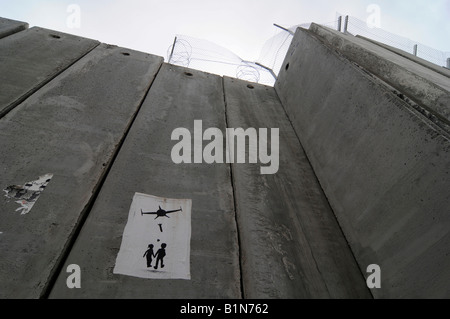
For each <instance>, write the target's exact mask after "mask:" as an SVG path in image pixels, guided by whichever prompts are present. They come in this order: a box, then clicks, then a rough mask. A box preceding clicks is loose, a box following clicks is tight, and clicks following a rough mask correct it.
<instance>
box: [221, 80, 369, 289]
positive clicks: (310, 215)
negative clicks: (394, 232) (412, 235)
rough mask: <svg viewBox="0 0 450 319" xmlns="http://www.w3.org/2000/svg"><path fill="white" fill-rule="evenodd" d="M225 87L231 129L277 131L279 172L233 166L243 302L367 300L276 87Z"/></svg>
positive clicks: (234, 83)
mask: <svg viewBox="0 0 450 319" xmlns="http://www.w3.org/2000/svg"><path fill="white" fill-rule="evenodd" d="M248 85H249V86H248ZM224 87H225V98H226V105H227V118H228V125H229V126H230V127H233V128H238V127H242V128H244V129H247V128H256V130H258V129H259V128H268V129H269V130H270V128H279V130H280V139H279V156H280V167H279V171H278V172H277V173H276V174H274V175H261V174H260V165H262V164H261V163H260V164H249V163H248V162H247V164H233V179H234V188H235V196H236V213H237V216H238V225H239V232H240V239H241V240H240V243H241V251H242V259H241V260H242V272H243V274H242V275H243V285H244V292H245V297H246V298H371V297H372V296H371V294H370V292H369V290H368V289H367V287H366V285H365V280H364V277H363V275H362V274H361V272H360V270H359V268H358V265H357V263H356V261H355V259H354V257H353V255H352V252H351V250H350V248H349V246H348V244H347V242H346V240H345V237H344V235H343V234H342V231H341V229H340V228H339V225H338V223H337V221H336V217H335V216H334V214H333V212H332V210H331V208H330V206H329V204H328V201H327V199H326V197H325V195H324V194H323V191H322V189H321V187H320V185H319V183H318V181H317V178H316V176H315V174H314V172H313V170H312V167H311V165H310V163H309V161H308V159H307V157H306V155H305V153H304V151H303V148H302V146H301V144H300V142H299V140H298V138H297V136H296V134H295V131H294V129H293V127H292V125H291V123H290V121H289V119H288V117H287V116H286V113H285V112H284V109H283V106H282V105H281V103H280V101H279V99H278V96H277V94H276V92H275V89H274V88H272V87H266V86H263V85H257V84H254V83H252V84H250V83H249V82H244V81H241V80H237V79H232V78H224ZM269 132H270V131H269ZM269 134H270V133H269ZM247 153H248V149H247Z"/></svg>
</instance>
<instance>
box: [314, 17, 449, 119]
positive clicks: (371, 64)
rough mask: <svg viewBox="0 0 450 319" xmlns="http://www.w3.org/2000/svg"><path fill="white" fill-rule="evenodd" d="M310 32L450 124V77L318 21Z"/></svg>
mask: <svg viewBox="0 0 450 319" xmlns="http://www.w3.org/2000/svg"><path fill="white" fill-rule="evenodd" d="M311 32H312V33H314V34H315V35H317V36H318V37H320V38H321V39H322V40H323V41H324V43H325V44H326V45H327V46H330V47H332V48H333V49H335V50H337V51H339V53H340V54H342V55H344V56H346V57H347V58H348V59H350V60H351V61H354V62H355V63H357V64H358V65H359V66H361V67H362V68H364V69H366V70H367V71H369V72H370V73H371V74H373V75H375V76H377V77H379V78H380V79H382V80H383V81H385V82H386V83H388V84H389V85H391V86H392V87H394V88H396V89H397V90H398V91H399V92H401V93H402V94H403V95H404V96H406V97H408V98H410V99H411V100H413V101H414V102H416V103H418V104H419V105H420V106H422V107H424V108H425V109H426V110H428V111H429V112H431V113H432V114H434V115H435V116H436V117H437V118H438V119H440V120H441V121H443V122H444V123H445V125H446V126H448V125H450V93H449V92H450V77H449V76H448V75H447V76H446V75H444V74H442V73H438V72H436V71H434V70H432V69H430V68H428V67H425V66H423V65H421V64H418V63H416V62H415V61H412V60H411V59H408V58H405V57H403V56H401V55H399V54H397V53H395V52H392V51H390V50H387V49H385V48H383V47H381V46H379V45H376V44H374V43H372V42H369V41H366V40H364V39H362V38H358V37H354V36H351V35H344V34H342V33H339V32H337V31H334V30H331V29H329V28H326V27H322V26H319V25H317V24H312V25H311Z"/></svg>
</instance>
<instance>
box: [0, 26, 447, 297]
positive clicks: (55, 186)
mask: <svg viewBox="0 0 450 319" xmlns="http://www.w3.org/2000/svg"><path fill="white" fill-rule="evenodd" d="M22 25H23V24H22ZM366 42H367V41H365V40H363V39H358V40H355V39H353V38H347V37H345V36H342V35H340V34H335V33H333V32H332V31H330V30H327V29H321V28H319V27H317V26H314V25H313V27H312V31H305V30H298V31H297V34H296V36H295V39H294V41H293V42H292V46H291V49H290V51H289V53H288V56H287V58H286V61H285V64H284V66H283V71H282V72H281V74H280V77H279V80H278V81H277V83H276V87H275V88H272V87H266V86H263V85H258V84H255V83H249V82H244V81H239V80H236V79H231V78H221V77H219V76H216V75H212V74H207V73H204V72H200V71H195V70H191V69H186V68H182V67H177V66H172V65H168V64H164V63H163V59H162V58H160V57H156V56H153V55H149V54H145V53H142V52H137V51H133V50H129V49H126V48H120V47H116V46H112V45H107V44H101V43H99V42H98V41H95V40H90V39H84V38H80V37H76V36H72V35H67V34H63V33H59V32H55V31H52V30H46V29H41V28H31V29H28V30H25V31H20V32H18V33H14V34H10V35H8V36H6V37H3V38H2V39H0V48H1V50H0V55H1V58H2V60H4V61H5V63H2V64H1V65H0V78H1V85H2V90H0V149H1V150H2V152H1V153H0V181H2V183H3V185H0V187H1V189H6V188H7V187H8V186H12V187H13V188H14V187H15V186H14V185H20V184H22V185H23V183H26V182H28V181H32V180H34V179H36V178H37V177H38V176H41V175H43V174H47V173H52V174H53V178H52V179H51V181H50V182H49V183H48V185H47V187H46V188H45V189H44V190H43V191H42V192H41V193H40V197H39V199H38V201H37V202H36V203H35V205H34V206H33V207H32V209H31V211H29V212H28V213H27V214H23V215H21V214H20V212H19V211H17V208H18V206H20V201H18V200H17V199H18V198H6V197H4V198H2V200H1V201H0V297H1V298H47V297H51V298H100V297H103V298H233V299H234V298H371V297H372V295H374V296H375V297H380V298H386V297H395V298H397V297H448V296H449V295H450V294H449V290H448V285H447V283H448V282H449V280H450V270H449V269H450V267H448V266H449V264H450V262H449V256H448V241H449V237H450V236H449V229H450V227H449V226H450V219H449V216H448V213H449V212H448V207H449V193H448V191H446V190H448V189H450V188H449V186H450V185H449V180H450V178H449V168H450V167H449V166H450V164H449V160H448V158H449V156H448V155H449V154H448V152H449V133H448V131H447V123H446V121H447V119H448V118H447V115H448V113H447V111H448V110H447V109H446V108H445V103H446V102H445V101H447V100H446V99H447V98H448V89H447V85H448V83H447V82H446V80H445V76H446V74H445V73H443V72H440V73H438V74H435V73H433V72H432V70H430V68H426V67H425V66H424V65H421V68H420V70H418V71H417V72H415V67H416V66H415V64H414V63H413V62H412V61H411V59H407V60H408V61H407V62H405V61H404V60H402V57H401V56H395V58H393V57H392V54H395V52H391V51H389V50H388V51H389V52H390V53H386V54H387V55H385V52H384V51H383V50H384V49H383V48H382V47H380V46H379V45H376V44H372V45H374V46H375V47H376V49H374V48H373V47H370V46H369V44H367V48H366V49H365V46H366ZM369 49H370V50H369ZM355 50H356V51H355ZM365 50H366V51H365ZM354 52H358V54H356V55H355V54H354ZM381 66H383V67H392V68H396V70H397V71H396V72H400V73H395V72H394V73H392V72H391V73H388V72H381V73H380V72H379V70H378V67H381ZM424 68H425V69H426V70H425V69H424ZM377 70H378V71H377ZM383 70H385V69H383ZM399 74H401V76H402V79H403V80H402V81H400V82H399V83H397V80H398V79H400V78H398V76H399ZM410 80H411V81H410ZM421 81H423V87H422V86H421V85H419V84H420V83H422V82H421ZM388 83H389V84H388ZM411 83H412V84H411ZM424 88H425V89H424ZM429 90H434V91H432V92H434V93H433V94H428V95H427V92H431V91H429ZM417 92H419V93H417ZM416 93H417V94H416ZM194 120H202V122H203V130H205V129H206V128H212V127H215V128H218V129H219V130H221V131H222V132H225V129H226V127H230V128H238V127H242V128H249V127H253V128H256V129H258V128H268V129H269V131H270V129H271V128H279V132H280V137H279V142H280V143H279V165H280V166H279V170H278V172H277V173H276V174H275V175H261V173H260V166H262V165H263V164H262V163H258V164H252V163H248V161H247V163H248V164H240V163H232V164H230V163H223V164H219V163H216V164H206V163H203V164H200V163H198V164H175V163H174V162H173V161H172V158H171V151H172V147H173V146H174V145H175V144H176V141H172V140H171V134H172V132H173V130H175V129H176V128H187V129H188V130H190V132H193V131H194V128H193V126H194ZM196 140H198V138H197V139H195V137H194V136H192V142H194V141H196ZM205 144H206V142H205V143H204V144H203V146H205ZM246 146H247V147H248V146H249V142H248V141H247V144H246ZM247 150H248V148H247ZM222 151H224V152H225V151H226V149H225V145H224V149H223V150H222ZM135 192H140V193H146V194H151V195H156V196H160V197H169V198H188V199H192V235H191V242H190V244H191V250H190V261H191V264H190V266H191V279H190V280H176V279H165V280H160V279H159V280H155V279H142V278H136V277H130V276H124V275H118V274H115V273H113V268H114V265H115V261H116V256H117V253H118V251H119V248H120V245H121V240H122V236H123V231H124V227H125V224H126V222H127V216H128V212H129V208H130V203H131V200H132V198H133V194H134V193H135ZM18 202H19V203H18ZM336 217H337V218H336ZM349 244H350V245H349ZM70 264H78V265H79V266H80V267H81V272H82V273H81V278H82V288H81V289H69V288H68V287H67V285H66V280H67V278H68V276H69V274H68V273H67V272H66V267H67V266H68V265H70ZM369 264H379V265H380V266H381V268H382V288H381V289H379V290H371V291H369V289H368V288H367V287H366V285H365V278H364V275H367V274H366V267H367V266H368V265H369Z"/></svg>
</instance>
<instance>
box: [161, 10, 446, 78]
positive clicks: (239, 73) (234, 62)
mask: <svg viewBox="0 0 450 319" xmlns="http://www.w3.org/2000/svg"><path fill="white" fill-rule="evenodd" d="M341 23H342V24H343V15H341V14H340V13H336V20H334V21H330V22H327V23H320V25H322V26H325V27H328V28H331V29H334V30H338V31H341V30H340V27H341V26H342V25H341ZM310 25H311V23H303V24H298V25H294V26H291V27H288V28H282V27H280V28H281V29H280V31H278V32H277V33H276V34H275V35H274V36H272V37H271V38H269V39H268V40H267V41H266V42H265V43H264V45H263V47H262V49H261V51H260V55H259V57H258V59H256V60H255V61H248V60H245V59H242V58H241V57H239V56H238V55H236V54H235V53H233V52H231V51H230V50H228V49H226V48H224V47H222V46H220V45H217V44H215V43H213V42H211V41H208V40H203V39H198V38H194V37H190V36H186V35H177V36H176V37H175V41H174V43H173V45H171V46H170V47H169V48H168V50H167V60H168V62H169V63H171V64H175V65H180V66H184V67H190V68H193V69H198V70H201V71H205V72H209V73H214V74H218V75H220V76H230V77H235V78H238V79H242V80H246V81H251V82H255V83H260V84H265V85H270V86H273V85H274V84H275V81H276V77H277V76H278V74H279V72H280V70H281V67H282V64H283V62H284V59H285V57H286V54H287V52H288V50H289V47H290V45H291V42H292V39H293V35H294V33H295V31H296V30H297V28H304V29H309V27H310ZM345 31H346V32H348V33H350V34H352V35H355V36H356V35H359V36H363V37H366V38H369V39H372V40H375V41H378V42H381V43H384V44H387V45H389V46H392V47H394V48H397V49H400V50H403V51H406V52H409V53H414V52H415V51H416V54H417V56H418V57H420V58H423V59H425V60H427V61H429V62H431V63H434V64H437V65H440V66H445V65H446V63H447V59H449V58H450V52H441V51H439V50H436V49H433V48H431V47H429V46H426V45H423V44H420V43H417V42H415V41H412V40H410V39H407V38H405V37H401V36H399V35H396V34H393V33H391V32H388V31H386V30H383V29H381V28H370V27H369V26H368V25H367V23H366V22H364V21H361V20H359V19H357V18H355V17H350V16H349V18H348V24H347V30H345Z"/></svg>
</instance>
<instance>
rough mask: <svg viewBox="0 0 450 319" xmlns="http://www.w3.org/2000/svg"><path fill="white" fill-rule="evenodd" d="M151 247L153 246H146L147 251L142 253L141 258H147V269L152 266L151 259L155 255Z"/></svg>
mask: <svg viewBox="0 0 450 319" xmlns="http://www.w3.org/2000/svg"><path fill="white" fill-rule="evenodd" d="M153 247H154V246H153V245H152V244H150V245H148V249H147V251H146V252H145V253H144V256H142V257H145V256H147V268H148V267H151V266H152V258H153V257H156V255H155V254H154V253H153Z"/></svg>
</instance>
